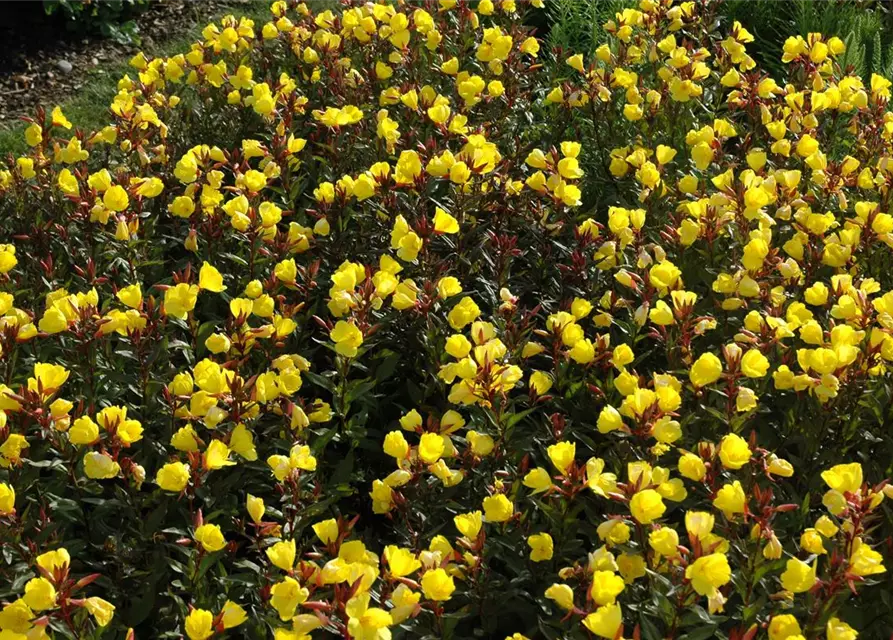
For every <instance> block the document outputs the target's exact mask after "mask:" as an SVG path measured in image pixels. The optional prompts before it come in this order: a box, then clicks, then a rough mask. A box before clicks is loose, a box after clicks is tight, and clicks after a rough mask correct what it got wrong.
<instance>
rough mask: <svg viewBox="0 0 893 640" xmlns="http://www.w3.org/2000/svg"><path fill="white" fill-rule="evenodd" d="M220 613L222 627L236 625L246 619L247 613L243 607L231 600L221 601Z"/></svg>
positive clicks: (230, 627) (229, 627) (226, 627)
mask: <svg viewBox="0 0 893 640" xmlns="http://www.w3.org/2000/svg"><path fill="white" fill-rule="evenodd" d="M220 614H221V616H222V621H223V628H224V629H232V628H233V627H238V626H239V625H240V624H242V623H243V622H245V621H246V620H247V619H248V614H247V613H245V609H243V608H242V607H240V606H239V605H238V604H236V603H235V602H233V601H232V600H227V601H226V602H224V603H223V608H222V609H221V610H220Z"/></svg>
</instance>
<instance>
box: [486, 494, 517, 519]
mask: <svg viewBox="0 0 893 640" xmlns="http://www.w3.org/2000/svg"><path fill="white" fill-rule="evenodd" d="M483 506H484V517H485V518H487V522H505V521H506V520H509V519H510V518H511V517H512V516H513V515H514V513H515V505H514V504H512V501H511V500H509V499H508V498H506V497H505V495H503V494H501V493H498V494H496V495H495V496H488V497H486V498H484V504H483Z"/></svg>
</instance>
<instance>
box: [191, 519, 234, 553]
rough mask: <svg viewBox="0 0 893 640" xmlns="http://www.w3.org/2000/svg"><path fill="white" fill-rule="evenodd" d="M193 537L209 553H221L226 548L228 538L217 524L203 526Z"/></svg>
mask: <svg viewBox="0 0 893 640" xmlns="http://www.w3.org/2000/svg"><path fill="white" fill-rule="evenodd" d="M193 537H194V538H195V541H196V542H198V543H199V544H200V545H201V546H202V548H203V549H204V550H205V551H208V552H212V553H213V552H214V551H220V550H221V549H223V547H225V546H226V538H224V537H223V533H222V532H221V531H220V527H218V526H217V525H216V524H203V525H202V526H200V527H199V528H198V529H196V530H195V534H194V535H193Z"/></svg>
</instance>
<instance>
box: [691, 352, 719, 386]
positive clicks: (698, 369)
mask: <svg viewBox="0 0 893 640" xmlns="http://www.w3.org/2000/svg"><path fill="white" fill-rule="evenodd" d="M721 375H722V362H721V361H720V359H719V358H717V357H716V356H715V355H713V354H712V353H704V354H701V356H700V357H699V358H698V359H697V360H696V361H695V363H694V364H693V365H692V367H691V371H689V373H688V377H689V380H691V383H692V384H693V385H695V386H696V387H706V386H707V385H709V384H713V383H714V382H716V381H717V380H719V377H720V376H721Z"/></svg>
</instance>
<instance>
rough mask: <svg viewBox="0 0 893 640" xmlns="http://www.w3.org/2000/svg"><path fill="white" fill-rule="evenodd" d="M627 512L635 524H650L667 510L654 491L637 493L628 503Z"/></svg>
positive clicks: (647, 490) (648, 490)
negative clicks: (634, 520)
mask: <svg viewBox="0 0 893 640" xmlns="http://www.w3.org/2000/svg"><path fill="white" fill-rule="evenodd" d="M629 510H630V513H632V516H633V517H634V518H635V519H636V521H637V522H640V523H642V524H650V523H651V522H653V521H654V520H656V519H657V518H660V517H661V516H662V515H663V514H664V511H666V510H667V507H666V505H665V504H664V501H663V498H662V497H661V495H660V494H659V493H658V492H657V491H655V490H654V489H643V490H642V491H638V492H637V493H636V494H635V495H634V496H633V497H632V499H631V500H630V501H629Z"/></svg>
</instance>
